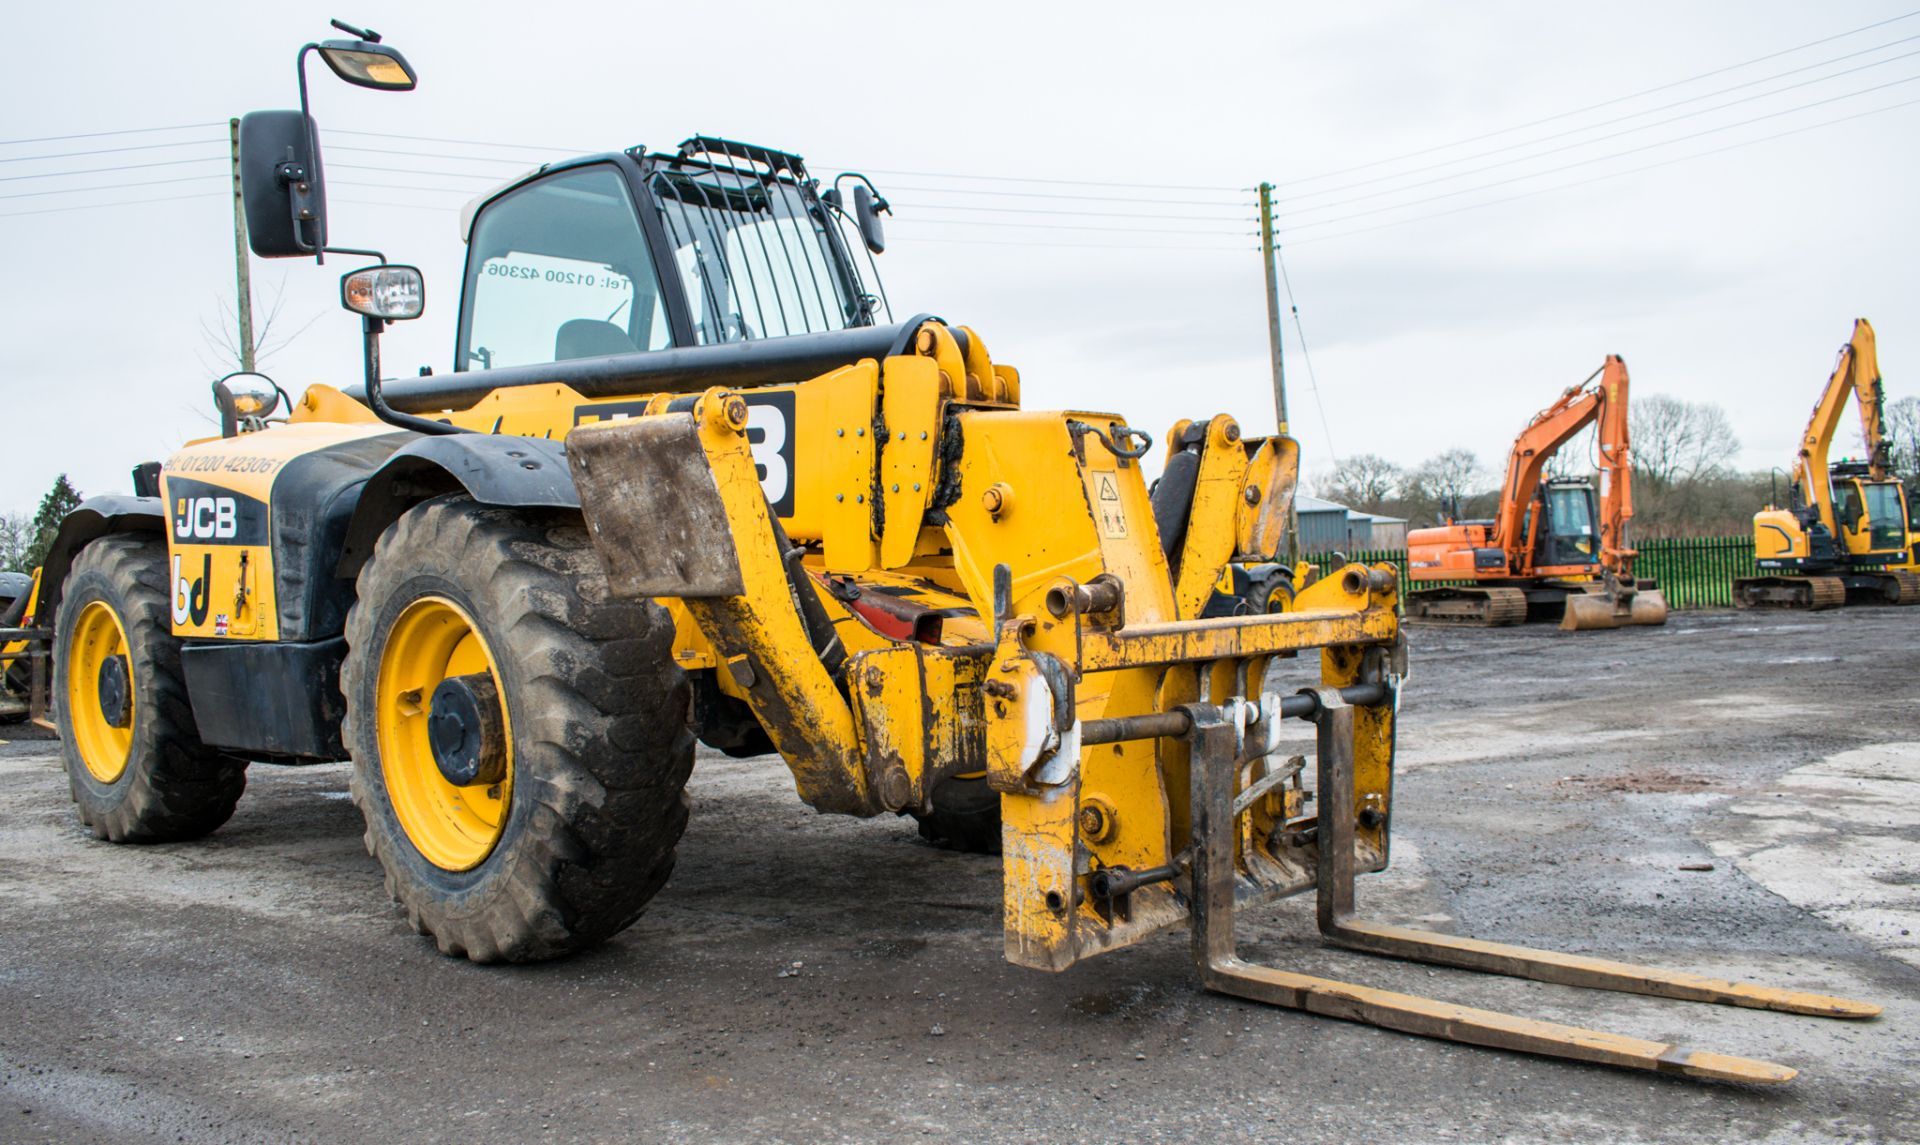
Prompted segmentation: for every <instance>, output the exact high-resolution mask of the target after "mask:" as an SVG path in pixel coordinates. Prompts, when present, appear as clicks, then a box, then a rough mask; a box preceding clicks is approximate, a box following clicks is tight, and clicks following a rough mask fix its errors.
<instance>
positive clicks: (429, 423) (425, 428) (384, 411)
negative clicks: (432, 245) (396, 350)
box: [360, 260, 477, 435]
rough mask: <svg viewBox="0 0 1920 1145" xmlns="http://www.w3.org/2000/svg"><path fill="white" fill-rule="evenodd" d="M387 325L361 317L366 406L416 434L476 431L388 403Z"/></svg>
mask: <svg viewBox="0 0 1920 1145" xmlns="http://www.w3.org/2000/svg"><path fill="white" fill-rule="evenodd" d="M382 261H385V260H382ZM386 325H387V323H386V321H385V320H384V319H381V318H374V317H372V316H371V315H362V316H361V318H360V329H361V333H362V335H363V341H364V343H365V346H366V360H367V405H369V406H371V407H372V409H373V416H375V417H377V418H379V419H380V420H381V421H384V422H386V423H387V424H388V425H391V426H397V427H398V428H400V429H410V430H413V431H414V432H415V433H430V434H439V435H446V434H454V433H474V432H477V431H475V430H471V429H467V428H465V427H464V426H458V425H449V424H448V423H446V422H444V421H434V420H433V419H432V418H425V417H415V416H413V415H412V414H410V413H401V412H400V411H399V410H397V409H394V408H393V407H392V406H390V405H388V404H387V399H386V398H385V396H383V395H382V394H381V392H380V331H381V330H383V329H385V328H386Z"/></svg>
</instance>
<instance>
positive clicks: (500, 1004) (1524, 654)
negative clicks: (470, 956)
mask: <svg viewBox="0 0 1920 1145" xmlns="http://www.w3.org/2000/svg"><path fill="white" fill-rule="evenodd" d="M1917 634H1920V609H1916V610H1912V611H1911V612H1896V611H1891V610H1880V609H1859V610H1850V611H1847V612H1843V613H1838V614H1830V615H1823V616H1819V617H1796V616H1790V615H1773V616H1765V615H1758V616H1756V615H1746V614H1727V613H1721V614H1714V613H1708V614H1677V615H1676V616H1675V618H1674V620H1673V622H1672V623H1671V624H1669V625H1668V626H1667V627H1665V628H1663V629H1634V630H1625V631H1619V632H1599V633H1582V634H1563V633H1560V632H1558V631H1557V630H1554V629H1552V628H1544V627H1536V628H1529V629H1525V630H1510V631H1502V632H1452V631H1445V630H1432V629H1423V630H1419V631H1416V632H1415V634H1414V637H1413V657H1414V660H1413V662H1414V671H1415V677H1414V680H1413V683H1412V685H1411V686H1410V688H1409V690H1408V693H1407V698H1406V703H1405V706H1404V708H1403V719H1402V723H1401V731H1400V748H1401V758H1400V762H1401V774H1400V777H1399V780H1398V785H1397V788H1396V806H1397V814H1396V828H1397V833H1396V836H1395V843H1394V846H1395V854H1394V866H1393V869H1392V870H1390V871H1389V872H1387V873H1384V874H1381V875H1376V876H1370V877H1369V878H1367V879H1365V880H1363V881H1362V888H1361V906H1362V909H1363V910H1364V911H1367V912H1369V913H1373V914H1377V915H1380V916H1383V917H1387V918H1390V919H1397V920H1401V921H1410V922H1413V923H1414V924H1416V925H1423V926H1429V927H1435V928H1438V929H1443V930H1448V931H1454V932H1458V933H1470V934H1476V935H1480V936H1483V937H1488V938H1496V939H1502V940H1506V941H1513V942H1521V943H1527V944H1532V945H1543V946H1551V947H1556V948H1559V949H1565V950H1571V951H1577V952H1582V953H1594V954H1601V955H1606V956H1613V957H1625V958H1631V959H1636V960H1640V961H1646V962H1652V963H1656V964H1668V965H1674V966H1680V967H1686V968H1690V969H1695V970H1700V971H1703V972H1707V973H1711V974H1715V975H1719V976H1724V977H1732V978H1740V979H1758V980H1764V981H1768V982H1773V983H1776V984H1781V985H1790V986H1797V987H1801V988H1807V989H1817V990H1825V991H1829V992H1833V993H1839V994H1844V995H1848V996H1853V997H1864V998H1870V999H1873V1000H1876V1001H1880V1002H1883V1003H1885V1004H1886V1006H1887V1013H1886V1015H1885V1016H1884V1017H1883V1018H1881V1019H1879V1020H1878V1021H1874V1022H1868V1023H1840V1022H1830V1021H1821V1020H1817V1019H1811V1018H1798V1017H1792V1016H1787V1015H1779V1014H1771V1013H1760V1012H1755V1011H1747V1010H1734V1009H1727V1008H1721V1007H1709V1006H1699V1005H1689V1004H1686V1003H1680V1002H1665V1001H1657V1000H1652V999H1642V998H1635V997H1629V996H1624V995H1613V994H1602V993H1597V992H1591V991H1581V990H1573V989H1568V988H1563V987H1555V986H1548V985H1542V984H1538V983H1530V982H1519V981H1514V980H1507V979H1498V978H1490V977H1485V976H1480V975H1475V974H1471V973H1467V972H1464V971H1454V970H1445V969H1428V968H1425V967H1420V966H1414V965H1410V964H1402V963H1396V962H1391V961H1386V960H1381V959H1374V958H1369V957H1367V956H1364V955H1359V954H1353V953H1347V952H1340V951H1333V950H1328V949H1326V948H1324V947H1322V946H1321V945H1320V944H1319V942H1318V941H1317V940H1316V939H1315V938H1314V934H1313V928H1312V923H1311V919H1310V917H1309V914H1310V911H1311V904H1310V903H1307V902H1304V901H1296V902H1289V903H1283V904H1280V905H1278V906H1276V907H1274V908H1271V909H1269V910H1266V911H1264V912H1260V913H1258V914H1256V915H1255V916H1254V917H1252V918H1250V919H1248V920H1246V926H1245V928H1244V930H1245V938H1246V939H1247V941H1246V942H1245V944H1244V948H1243V949H1244V951H1245V952H1246V953H1247V954H1248V955H1249V956H1251V957H1254V958H1256V959H1259V960H1264V961H1268V962H1271V963H1274V964H1277V965H1282V966H1286V967H1289V968H1296V969H1301V970H1305V971H1308V972H1312V973H1318V974H1323V975H1326V976H1329V977H1335V978H1344V979H1347V980H1351V981H1355V982H1362V983H1366V984H1370V985H1378V986H1385V987H1390V988H1396V989H1402V990H1409V991H1413V992H1417V993H1429V994H1433V995H1435V996H1438V997H1443V998H1447V999H1449V1000H1455V1001H1461V1002H1466V1003H1469V1004H1473V1005H1481V1006H1488V1007H1492V1008H1498V1009H1507V1010H1512V1011H1516V1012H1520V1013H1524V1014H1529V1015H1533V1016H1538V1017H1543V1018H1549V1019H1554V1020H1558V1021H1567V1022H1575V1023H1580V1024H1587V1025H1593V1026H1597V1027H1600V1028H1605V1029H1612V1030H1616V1031H1618V1032H1621V1033H1627V1034H1634V1035H1638V1036H1643V1037H1651V1038H1657V1039H1660V1040H1667V1041H1677V1042H1681V1043H1683V1044H1686V1045H1690V1046H1694V1047H1698V1048H1709V1049H1716V1050H1721V1051H1725V1052H1731V1053H1741V1054H1746V1055H1749V1056H1755V1057H1763V1058H1769V1059H1771V1060H1777V1061H1781V1062H1785V1063H1788V1064H1792V1065H1795V1066H1798V1067H1800V1068H1801V1069H1802V1070H1803V1073H1802V1075H1801V1077H1800V1078H1799V1079H1798V1080H1796V1081H1795V1082H1793V1083H1792V1084H1790V1085H1788V1086H1785V1087H1781V1088H1777V1089H1768V1090H1761V1089H1749V1088H1744V1087H1738V1086H1729V1085H1709V1084H1700V1083H1692V1082H1686V1081H1681V1080H1675V1079H1669V1078H1664V1077H1655V1076H1648V1075H1639V1074H1631V1073H1625V1072H1621V1071H1614V1070H1608V1069H1604V1068H1599V1067H1588V1066H1578V1065H1572V1064H1565V1063H1559V1062H1553V1061H1548V1060H1543V1059H1538V1058H1531V1057H1526V1056H1521V1055H1515V1054H1504V1053H1497V1052H1493V1051H1488V1050H1481V1049H1475V1048H1471V1047H1464V1046H1455V1045H1451V1044H1447V1043H1441V1042H1434V1041H1426V1040H1422V1039H1417V1038H1412V1037H1408V1036H1405V1035H1399V1034H1393V1033H1388V1032H1385V1031H1380V1030H1374V1029H1370V1028H1367V1027H1362V1026H1356V1025H1352V1024H1348V1023H1343V1022H1339V1021H1335V1020H1332V1019H1327V1018H1316V1017H1310V1016H1306V1015H1302V1014H1296V1013H1292V1012H1286V1011H1278V1010H1270V1009H1265V1008H1262V1007H1260V1006H1257V1005H1254V1004H1251V1003H1242V1002H1238V1001H1234V1000H1231V999H1226V998H1221V997H1216V996H1210V995H1206V994H1203V993H1201V992H1199V991H1198V990H1197V989H1196V988H1195V986H1194V974H1193V971H1192V968H1191V965H1190V964H1189V962H1188V960H1187V955H1186V945H1185V944H1186V939H1185V936H1184V935H1183V934H1171V935H1165V936H1162V937H1160V938H1158V939H1156V940H1153V941H1151V942H1148V943H1146V944H1143V945H1142V946H1139V947H1135V948H1133V949H1130V950H1126V951H1122V952H1119V953H1116V954H1113V955H1109V956H1105V957H1102V958H1099V959H1096V960H1094V961H1092V962H1089V963H1087V964H1085V965H1083V966H1080V967H1078V968H1075V969H1074V970H1071V971H1069V972H1067V973H1064V974H1060V975H1045V974H1039V973H1036V972H1032V971H1025V970H1019V969H1016V968H1014V967H1011V966H1008V965H1006V964H1005V963H1004V962H1002V961H1001V958H1000V945H1001V941H1000V934H999V922H998V901H999V884H998V880H999V870H998V865H997V861H995V860H991V859H986V858H979V857H968V856H956V855H951V854H947V853H944V852H939V851H935V850H932V849H930V848H928V847H925V846H924V845H922V844H921V843H920V842H919V841H918V840H917V838H916V837H915V835H914V832H913V830H912V827H911V824H910V823H909V822H908V821H906V820H895V819H884V820H870V821H854V820H847V819H836V818H827V817H821V816H816V815H814V814H813V813H811V812H810V811H809V810H807V809H806V808H805V807H804V806H802V805H801V804H799V802H798V801H797V800H796V799H795V798H794V797H793V794H792V788H791V782H790V780H789V779H788V778H787V776H786V774H785V772H784V769H783V768H782V767H781V766H780V765H779V763H778V761H777V760H774V759H761V760H748V761H732V760H726V759H722V758H717V757H715V758H703V759H702V761H701V763H700V766H699V767H698V768H696V770H695V774H694V779H693V785H692V789H691V790H692V792H693V798H694V819H693V825H692V827H691V829H690V830H689V833H688V835H687V838H686V840H685V842H684V843H683V844H682V846H681V850H680V865H679V868H678V870H677V872H676V873H675V875H674V878H673V880H672V882H671V883H669V885H668V886H667V888H666V890H665V891H664V892H663V893H662V894H661V896H660V897H659V898H658V899H657V900H655V903H654V905H653V907H652V909H651V910H649V912H648V913H647V915H646V916H645V917H644V918H642V919H641V921H640V922H639V923H638V924H637V925H636V926H635V927H633V928H632V929H631V930H629V931H628V932H626V933H625V934H623V935H621V936H620V937H619V938H618V939H616V940H615V941H613V942H611V943H609V944H607V945H606V946H604V947H603V948H601V949H598V950H596V951H593V952H590V953H588V954H587V955H584V956H582V957H578V958H575V959H572V960H570V961H566V962H561V963H556V964H550V965H545V966H537V967H525V968H497V967H495V968H486V967H475V966H470V965H468V964H466V963H464V962H459V961H453V960H450V959H446V958H442V957H441V956H439V955H438V954H437V953H435V952H434V950H433V948H432V947H431V945H430V944H428V943H427V942H426V941H424V940H422V939H419V938H417V937H415V936H414V935H412V934H411V933H410V932H409V931H408V929H407V928H406V926H405V924H404V922H403V921H402V919H401V918H400V917H399V916H398V914H397V912H396V911H395V910H394V909H393V908H391V907H390V906H389V905H388V904H387V903H386V901H385V898H384V895H383V894H382V891H381V883H380V874H379V871H378V869H377V868H376V867H375V865H374V863H373V861H372V860H371V859H369V858H368V857H367V855H366V853H365V851H364V850H363V848H362V846H361V841H360V824H359V818H358V814H357V813H356V812H355V811H354V809H353V807H352V805H351V804H350V803H349V802H348V801H347V773H346V768H345V767H344V766H342V765H332V766H325V767H315V768H306V769H299V770H293V769H282V768H270V767H256V768H254V769H253V772H252V776H251V780H250V784H251V785H250V789H249V791H248V794H247V796H246V798H245V799H244V800H243V801H242V802H241V805H240V809H239V811H238V813H237V814H236V815H235V816H234V818H233V820H232V821H231V822H230V823H229V824H228V825H227V826H226V827H224V828H222V829H221V830H220V831H219V832H218V833H217V834H216V835H214V836H213V837H212V838H210V839H207V840H204V841H202V842H199V843H192V844H183V845H175V846H160V847H138V848H136V847H113V846H108V845H106V844H103V843H97V842H95V841H94V840H93V839H92V838H91V837H90V836H89V835H88V834H87V833H86V832H85V831H84V830H83V829H82V828H81V827H80V826H79V823H78V821H77V819H76V818H75V816H74V813H73V809H72V806H71V804H70V803H69V802H68V797H67V791H66V781H65V779H64V777H63V775H62V774H61V772H60V770H59V764H58V755H57V745H55V744H54V743H52V742H51V741H48V740H45V739H40V738H34V737H32V736H31V735H30V734H29V733H25V732H21V731H20V730H19V729H17V728H12V729H7V730H6V732H5V733H4V734H5V735H7V736H12V737H13V742H11V743H0V1141H40V1140H58V1141H72V1140H87V1141H92V1140H103V1141H104V1140H111V1141H114V1142H145V1141H160V1140H165V1141H178V1140H185V1141H294V1140H298V1141H308V1140H312V1141H391V1140H410V1141H441V1140H446V1141H455V1140H458V1141H500V1142H519V1141H544V1140H555V1141H574V1140H589V1141H592V1140H601V1141H611V1140H736V1141H743V1140H776V1141H794V1142H814V1141H843V1140H844V1141H881V1140H887V1141H900V1140H905V1139H930V1140H966V1141H986V1140H1040V1141H1193V1140H1200V1139H1207V1138H1217V1139H1225V1140H1263V1141H1286V1142H1290V1143H1291V1142H1301V1141H1366V1142H1379V1141H1409V1142H1425V1141H1485V1140H1493V1139H1501V1140H1511V1141H1575V1140H1577V1141H1594V1140H1608V1141H1689V1142H1698V1141H1721V1140H1727V1141H1734V1140H1737V1141H1776V1142H1815V1141H1830V1140H1842V1141H1891V1140H1910V1139H1915V1138H1916V1137H1920V1093H1916V1083H1915V1077H1916V1075H1920V1068H1917V1067H1920V1034H1916V1032H1915V1031H1916V1029H1920V1026H1917V1025H1916V1019H1920V969H1916V968H1915V966H1914V965H1911V964H1909V962H1908V961H1903V960H1902V958H1903V957H1904V958H1911V957H1912V952H1913V951H1914V949H1915V945H1916V944H1915V939H1914V938H1913V935H1914V934H1920V859H1916V855H1917V854H1920V798H1915V797H1914V795H1912V794H1909V795H1906V797H1905V798H1904V799H1902V798H1901V794H1902V791H1903V789H1904V791H1906V792H1920V788H1916V787H1915V786H1914V783H1915V782H1920V683H1916V681H1917V680H1920V640H1916V639H1915V636H1916V635H1917ZM1869 680H1871V681H1873V682H1872V683H1866V681H1869ZM1868 837H1871V838H1872V839H1873V840H1874V842H1872V844H1871V845H1865V844H1861V843H1860V840H1862V839H1866V838H1868ZM1706 863H1711V864H1713V868H1714V869H1712V870H1708V871H1698V870H1694V871H1689V870H1683V869H1681V868H1682V866H1683V865H1692V866H1698V865H1701V864H1706ZM1855 908H1859V909H1855Z"/></svg>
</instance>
